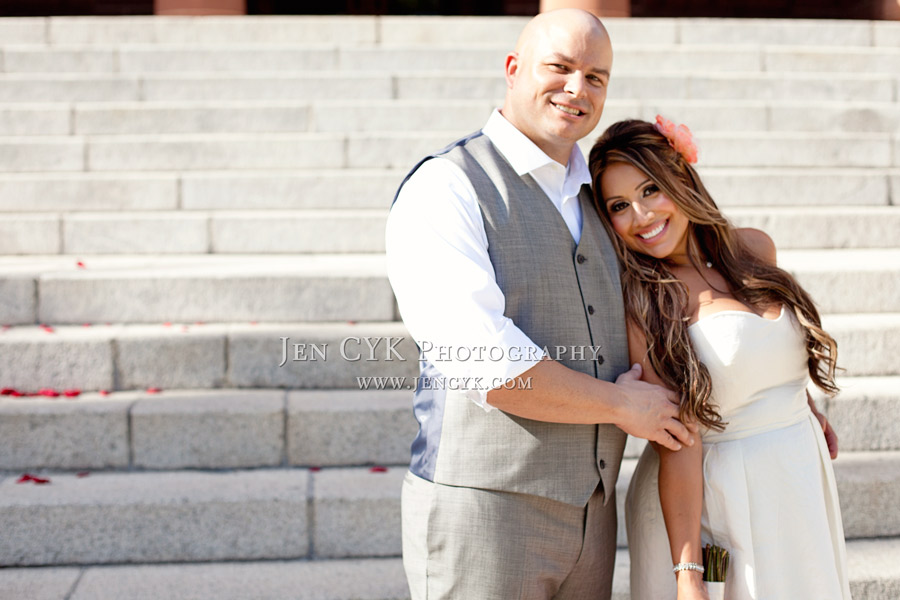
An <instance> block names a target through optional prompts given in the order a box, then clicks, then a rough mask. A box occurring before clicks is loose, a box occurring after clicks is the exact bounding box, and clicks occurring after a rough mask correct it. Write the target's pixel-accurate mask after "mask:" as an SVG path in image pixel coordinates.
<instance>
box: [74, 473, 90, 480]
mask: <svg viewBox="0 0 900 600" xmlns="http://www.w3.org/2000/svg"><path fill="white" fill-rule="evenodd" d="M90 474H91V472H90V471H80V472H78V473H75V477H80V478H82V479H83V478H85V477H88V476H90Z"/></svg>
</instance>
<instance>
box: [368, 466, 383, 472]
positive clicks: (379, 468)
mask: <svg viewBox="0 0 900 600" xmlns="http://www.w3.org/2000/svg"><path fill="white" fill-rule="evenodd" d="M369 471H371V472H372V473H387V467H372V468H371V469H369Z"/></svg>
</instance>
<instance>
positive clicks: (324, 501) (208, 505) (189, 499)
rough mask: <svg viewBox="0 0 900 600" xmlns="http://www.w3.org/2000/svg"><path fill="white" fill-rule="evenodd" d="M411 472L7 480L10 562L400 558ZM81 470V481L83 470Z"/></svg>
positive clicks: (2, 491)
mask: <svg viewBox="0 0 900 600" xmlns="http://www.w3.org/2000/svg"><path fill="white" fill-rule="evenodd" d="M405 471H406V468H405V467H403V468H390V469H387V468H377V469H376V468H373V469H328V470H322V471H309V470H305V469H266V470H252V471H226V472H208V471H206V472H204V471H172V472H159V473H140V472H131V473H90V474H89V476H82V477H79V476H78V475H75V474H65V473H43V474H42V476H43V477H47V478H49V479H50V480H51V481H50V484H49V485H46V484H45V485H37V484H33V483H27V484H18V483H16V481H17V480H18V478H17V476H16V475H10V476H8V477H5V478H4V479H3V480H2V481H0V507H2V508H3V510H2V511H0V522H2V524H3V531H4V544H3V547H2V548H0V562H2V564H3V565H4V566H38V565H72V564H76V565H86V564H109V563H135V562H138V563H140V562H149V563H153V562H200V561H215V560H263V559H265V560H287V559H297V558H346V557H365V558H369V557H377V556H397V555H399V553H400V510H399V508H400V482H401V480H402V478H403V476H404V474H405ZM82 475H83V474H82Z"/></svg>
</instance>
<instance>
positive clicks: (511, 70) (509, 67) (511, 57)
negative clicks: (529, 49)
mask: <svg viewBox="0 0 900 600" xmlns="http://www.w3.org/2000/svg"><path fill="white" fill-rule="evenodd" d="M518 71H519V53H518V52H510V53H509V54H507V55H506V87H507V88H509V89H512V86H513V84H514V83H515V81H516V74H517V73H518Z"/></svg>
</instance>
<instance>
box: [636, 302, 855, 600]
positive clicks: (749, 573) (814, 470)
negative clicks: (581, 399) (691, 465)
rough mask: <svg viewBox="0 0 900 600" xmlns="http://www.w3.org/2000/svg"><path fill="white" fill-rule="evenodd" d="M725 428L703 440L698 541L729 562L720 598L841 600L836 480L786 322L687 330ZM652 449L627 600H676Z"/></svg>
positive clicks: (725, 323) (727, 322) (713, 322)
mask: <svg viewBox="0 0 900 600" xmlns="http://www.w3.org/2000/svg"><path fill="white" fill-rule="evenodd" d="M690 336H691V341H692V343H693V344H694V348H695V349H696V352H697V355H698V357H699V358H700V360H701V361H702V362H703V363H704V364H705V365H706V367H707V369H709V372H710V375H711V376H712V387H713V400H714V401H715V403H716V404H717V405H718V407H719V412H720V414H721V415H722V418H723V420H724V421H726V422H727V425H726V427H725V430H724V431H721V432H719V431H714V430H709V431H705V432H703V433H702V438H703V482H704V483H703V515H702V523H701V539H702V542H703V545H704V546H705V545H706V544H707V543H712V544H716V545H719V546H722V547H723V548H725V549H726V550H728V551H729V552H730V553H731V564H730V566H729V569H728V575H727V578H726V584H725V600H751V599H754V600H837V599H849V598H850V586H849V580H848V575H847V557H846V548H845V545H844V532H843V526H842V524H841V513H840V506H839V504H838V496H837V489H836V487H835V481H834V471H833V469H832V466H831V459H830V458H829V455H828V447H827V445H826V443H825V437H824V435H823V434H822V428H821V427H820V426H819V422H818V421H817V420H816V418H815V417H814V416H813V415H812V413H811V412H810V410H809V406H808V405H807V403H806V386H807V384H808V382H809V376H808V371H807V363H806V360H807V355H806V349H805V347H804V340H803V336H802V335H801V330H800V327H799V326H798V325H797V324H796V321H795V317H794V316H793V315H792V314H790V313H789V312H787V311H784V310H782V313H781V316H779V317H778V319H775V320H768V319H764V318H762V317H759V316H757V315H755V314H753V313H748V312H741V311H724V312H718V313H714V314H712V315H710V316H708V317H704V318H703V319H701V320H700V321H698V322H697V323H694V324H693V325H691V326H690ZM658 471H659V458H658V456H657V454H656V452H655V451H654V450H653V448H652V447H650V446H649V445H648V446H647V448H646V449H645V451H644V453H643V455H642V456H641V458H640V461H639V462H638V465H637V467H636V469H635V472H634V476H633V478H632V480H631V485H630V487H629V489H628V496H627V498H626V504H625V506H626V508H625V522H626V527H627V530H628V547H629V552H630V555H631V598H632V600H669V599H672V600H674V599H675V597H676V590H675V577H674V575H673V574H672V558H671V553H670V551H669V541H668V537H667V535H666V526H665V522H664V521H663V515H662V508H661V507H660V502H659V488H658V485H657V479H658Z"/></svg>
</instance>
